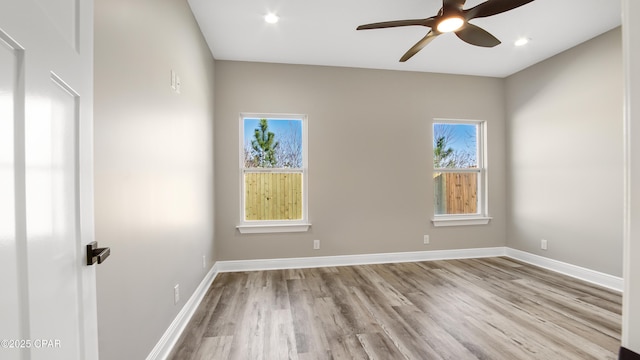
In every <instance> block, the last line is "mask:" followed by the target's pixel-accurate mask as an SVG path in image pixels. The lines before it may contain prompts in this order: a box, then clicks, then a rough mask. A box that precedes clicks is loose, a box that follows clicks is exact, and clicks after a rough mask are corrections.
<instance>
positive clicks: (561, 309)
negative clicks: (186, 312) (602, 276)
mask: <svg viewBox="0 0 640 360" xmlns="http://www.w3.org/2000/svg"><path fill="white" fill-rule="evenodd" d="M620 331H621V295H620V294H619V293H617V292H615V291H612V290H609V289H605V288H601V287H598V286H595V285H592V284H589V283H586V282H583V281H580V280H576V279H573V278H570V277H567V276H564V275H560V274H557V273H554V272H552V271H549V270H546V269H542V268H538V267H535V266H532V265H529V264H526V263H523V262H520V261H517V260H513V259H510V258H505V257H496V258H482V259H464V260H439V261H424V262H416V263H400V264H384V265H360V266H346V267H327V268H315V269H287V270H273V271H258V272H238V273H223V274H219V275H218V277H217V278H216V279H215V281H214V282H213V284H212V285H211V287H210V289H209V290H208V291H207V294H206V295H205V298H204V299H203V302H202V303H201V305H200V307H199V308H198V309H197V311H196V312H195V314H194V316H193V318H192V319H191V322H190V323H189V325H188V326H187V328H186V329H185V331H184V332H183V335H182V336H181V338H180V340H179V341H178V343H177V344H176V346H175V347H174V349H173V351H172V353H171V355H170V357H169V359H172V360H191V359H242V360H254V359H265V360H271V359H274V360H279V359H297V360H310V359H314V360H315V359H345V360H347V359H384V360H388V359H392V360H395V359H408V360H409V359H416V360H423V359H429V360H438V359H447V360H449V359H451V360H501V359H504V360H556V359H557V360H588V359H594V360H602V359H605V360H608V359H611V360H613V359H616V357H617V351H618V349H619V346H620Z"/></svg>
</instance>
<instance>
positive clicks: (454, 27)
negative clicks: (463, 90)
mask: <svg viewBox="0 0 640 360" xmlns="http://www.w3.org/2000/svg"><path fill="white" fill-rule="evenodd" d="M532 1H533V0H487V1H485V2H483V3H481V4H479V5H477V6H474V7H472V8H470V9H466V10H465V9H463V6H464V4H465V2H466V0H442V7H441V8H440V11H438V14H437V15H436V16H432V17H428V18H426V19H409V20H395V21H385V22H378V23H372V24H365V25H360V26H358V28H357V29H356V30H368V29H382V28H391V27H398V26H414V25H420V26H426V27H429V28H431V30H429V32H428V33H427V35H426V36H425V37H423V38H422V39H421V40H420V41H418V42H417V43H416V44H415V45H413V47H411V49H409V50H408V51H407V52H406V53H405V54H404V55H403V56H402V58H400V62H405V61H407V60H409V59H410V58H411V57H412V56H413V55H415V54H416V53H417V52H418V51H420V50H422V49H423V48H424V47H425V46H427V44H429V43H430V42H431V41H432V40H433V39H435V38H436V37H437V36H438V35H441V34H443V33H447V32H454V33H455V34H456V35H457V36H458V37H459V38H460V39H461V40H462V41H464V42H467V43H469V44H471V45H476V46H482V47H494V46H496V45H498V44H500V40H498V39H496V38H495V36H493V35H491V34H489V33H488V32H487V31H486V30H484V29H482V28H480V27H478V26H475V25H473V24H470V23H469V20H472V19H476V18H482V17H487V16H493V15H496V14H500V13H503V12H506V11H509V10H513V9H515V8H517V7H520V6H522V5H525V4H528V3H530V2H532Z"/></svg>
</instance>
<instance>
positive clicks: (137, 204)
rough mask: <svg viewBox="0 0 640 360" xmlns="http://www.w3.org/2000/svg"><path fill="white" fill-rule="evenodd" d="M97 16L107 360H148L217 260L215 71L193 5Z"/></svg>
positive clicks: (114, 7)
mask: <svg viewBox="0 0 640 360" xmlns="http://www.w3.org/2000/svg"><path fill="white" fill-rule="evenodd" d="M95 7H96V9H95V10H96V11H95V204H96V238H97V240H98V241H99V242H100V245H103V246H110V247H111V250H112V255H111V257H110V258H109V259H108V260H107V261H106V262H105V263H104V264H102V265H100V266H99V267H98V268H97V286H98V324H99V340H100V344H99V345H100V359H102V360H121V359H144V358H145V357H146V356H147V355H148V354H149V353H150V351H151V350H152V348H153V347H154V346H155V344H156V343H157V342H158V340H160V337H161V336H162V334H163V333H164V331H165V330H166V329H167V328H168V327H169V324H171V322H172V321H173V319H174V318H175V316H176V315H177V313H178V312H179V311H180V309H181V308H182V306H183V305H184V304H185V301H186V300H187V299H188V298H189V297H190V296H191V294H192V293H193V291H194V290H195V288H196V287H197V286H198V285H199V283H200V282H201V281H202V279H203V277H204V276H205V274H206V273H207V271H208V270H209V268H210V267H211V266H212V264H213V260H214V255H215V254H214V249H213V248H214V243H213V232H214V227H213V218H214V212H213V186H212V182H213V115H214V114H213V101H212V99H213V97H214V93H213V75H214V62H213V59H212V57H211V54H210V52H209V50H208V48H207V47H206V44H205V42H204V40H203V39H202V36H201V34H200V32H199V29H198V27H197V25H196V23H195V20H194V19H193V17H192V14H191V11H190V9H189V7H188V5H187V3H186V2H185V1H175V0H136V1H130V0H97V1H96V4H95ZM171 69H174V70H175V71H176V72H177V73H178V74H179V75H180V76H181V78H182V94H181V95H177V94H175V93H172V92H171V90H170V70H171ZM203 255H205V256H206V259H207V265H206V268H203V265H202V256H203ZM175 284H180V289H181V300H180V302H179V303H178V304H177V305H174V303H173V286H174V285H175Z"/></svg>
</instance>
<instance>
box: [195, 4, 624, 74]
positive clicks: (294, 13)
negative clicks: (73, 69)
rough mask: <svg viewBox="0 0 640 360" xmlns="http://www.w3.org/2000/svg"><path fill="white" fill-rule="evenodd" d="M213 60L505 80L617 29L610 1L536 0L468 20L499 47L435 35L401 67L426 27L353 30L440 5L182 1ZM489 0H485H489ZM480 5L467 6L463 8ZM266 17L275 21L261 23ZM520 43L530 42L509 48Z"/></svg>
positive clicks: (428, 12)
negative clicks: (522, 40)
mask: <svg viewBox="0 0 640 360" xmlns="http://www.w3.org/2000/svg"><path fill="white" fill-rule="evenodd" d="M188 1H189V4H190V6H191V9H192V11H193V13H194V15H195V17H196V20H197V21H198V23H199V25H200V29H201V30H202V33H203V34H204V36H205V39H206V40H207V43H208V44H209V47H210V48H211V52H212V54H213V56H214V57H215V58H216V59H218V60H238V61H258V62H272V63H287V64H309V65H328V66H346V67H358V68H374V69H390V70H407V71H424V72H437V73H450V74H466V75H480V76H494V77H505V76H508V75H511V74H513V73H515V72H517V71H519V70H522V69H524V68H526V67H528V66H530V65H533V64H535V63H537V62H539V61H541V60H544V59H546V58H548V57H551V56H553V55H555V54H558V53H560V52H562V51H564V50H566V49H569V48H571V47H573V46H575V45H577V44H579V43H582V42H584V41H586V40H589V39H591V38H593V37H595V36H597V35H599V34H602V33H604V32H606V31H608V30H610V29H613V28H615V27H616V26H619V25H620V23H621V15H620V14H621V10H620V1H618V0H535V1H533V2H531V3H529V4H527V5H524V6H522V7H519V8H517V9H514V10H512V11H509V12H505V13H502V14H498V15H495V16H492V17H488V18H481V19H474V20H472V21H471V23H473V24H475V25H478V26H480V27H482V28H484V29H485V30H487V31H488V32H490V33H491V34H493V35H494V36H495V37H497V38H498V39H500V40H501V41H502V44H500V45H498V46H496V47H494V48H481V47H476V46H472V45H469V44H467V43H465V42H463V41H462V40H460V39H458V38H457V37H456V36H455V35H454V34H443V35H441V36H439V37H438V38H436V39H435V40H434V41H433V42H432V43H431V44H429V45H428V46H427V47H426V48H424V49H423V50H422V51H420V52H419V53H418V54H417V55H415V56H414V57H413V58H411V59H409V60H408V61H407V62H405V63H400V62H399V61H398V60H399V59H400V57H401V56H402V55H403V54H404V53H405V52H406V51H407V50H408V49H409V48H410V47H411V46H413V44H415V43H416V42H417V41H418V40H420V39H421V38H422V37H423V36H424V35H426V33H427V31H428V28H425V27H421V26H411V27H403V28H389V29H375V30H363V31H356V27H357V26H358V25H361V24H367V23H372V22H379V21H389V20H402V19H415V18H426V17H430V16H433V15H435V14H436V13H437V12H438V10H439V9H440V7H441V6H442V1H441V0H323V1H318V0H316V1H310V0H188ZM489 1H491V0H489ZM482 2H484V0H467V3H466V5H465V9H466V8H470V7H472V6H475V5H477V4H480V3H482ZM268 12H275V13H276V14H277V15H278V16H279V17H280V21H279V22H278V23H277V24H267V23H265V21H264V19H263V17H264V15H265V14H266V13H268ZM520 37H527V38H530V39H531V41H530V43H529V44H528V45H526V46H524V47H516V46H514V45H513V43H514V41H515V40H516V39H518V38H520Z"/></svg>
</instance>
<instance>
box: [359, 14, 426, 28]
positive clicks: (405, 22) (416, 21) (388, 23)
mask: <svg viewBox="0 0 640 360" xmlns="http://www.w3.org/2000/svg"><path fill="white" fill-rule="evenodd" d="M434 20H435V18H433V17H430V18H426V19H410V20H395V21H383V22H377V23H372V24H365V25H360V26H358V27H357V28H356V30H368V29H383V28H390V27H398V26H414V25H420V26H427V27H431V26H432V25H434V24H435V21H434Z"/></svg>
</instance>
